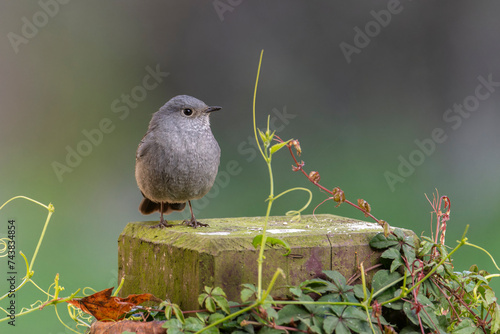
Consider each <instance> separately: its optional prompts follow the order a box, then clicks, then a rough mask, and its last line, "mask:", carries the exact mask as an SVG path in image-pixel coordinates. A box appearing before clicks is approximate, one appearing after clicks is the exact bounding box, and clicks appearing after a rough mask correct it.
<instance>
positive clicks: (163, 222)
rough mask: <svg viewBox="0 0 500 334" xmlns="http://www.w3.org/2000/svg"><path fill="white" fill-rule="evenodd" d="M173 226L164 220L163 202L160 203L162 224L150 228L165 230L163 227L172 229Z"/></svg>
mask: <svg viewBox="0 0 500 334" xmlns="http://www.w3.org/2000/svg"><path fill="white" fill-rule="evenodd" d="M172 226H174V225H173V224H169V223H168V222H167V221H166V220H165V218H163V202H160V222H159V223H158V224H156V225H153V226H150V228H157V227H159V228H163V227H172Z"/></svg>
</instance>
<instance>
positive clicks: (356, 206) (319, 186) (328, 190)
mask: <svg viewBox="0 0 500 334" xmlns="http://www.w3.org/2000/svg"><path fill="white" fill-rule="evenodd" d="M276 137H277V136H276ZM278 138H279V137H278ZM279 139H280V140H281V138H279ZM288 150H289V151H290V154H291V156H292V158H293V161H294V162H295V165H296V168H297V170H300V171H301V172H302V174H304V176H305V177H307V179H308V180H309V181H311V182H312V183H313V184H314V185H315V186H317V187H318V188H320V189H321V190H323V191H325V192H326V193H328V194H330V195H333V191H332V190H330V189H327V188H326V187H324V186H322V185H321V184H319V182H316V181H314V180H312V179H311V178H310V177H309V175H308V174H307V173H306V171H304V168H303V167H302V165H301V164H300V163H299V162H298V161H297V158H296V157H295V154H294V153H293V150H292V147H291V146H288ZM344 202H345V203H347V204H349V205H351V206H353V207H355V208H356V209H358V210H360V211H362V212H363V213H364V214H365V215H366V216H367V217H370V218H372V219H373V220H375V221H376V222H377V223H379V224H381V223H380V220H379V219H377V218H376V217H375V216H374V215H372V214H371V213H369V212H367V211H366V210H364V209H363V208H361V207H360V206H358V205H356V204H354V203H353V202H351V201H349V200H347V199H346V200H345V201H344Z"/></svg>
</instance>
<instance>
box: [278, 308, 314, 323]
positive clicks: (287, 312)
mask: <svg viewBox="0 0 500 334" xmlns="http://www.w3.org/2000/svg"><path fill="white" fill-rule="evenodd" d="M307 315H309V312H308V311H307V310H306V309H305V308H304V307H302V306H301V305H285V307H283V308H282V309H281V310H279V311H278V320H276V324H278V325H283V324H289V323H290V322H292V320H293V321H297V320H298V318H299V317H300V318H306V317H307Z"/></svg>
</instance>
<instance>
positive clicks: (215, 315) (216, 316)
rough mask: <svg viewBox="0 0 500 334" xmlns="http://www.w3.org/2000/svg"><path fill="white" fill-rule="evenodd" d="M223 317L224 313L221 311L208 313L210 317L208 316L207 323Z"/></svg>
mask: <svg viewBox="0 0 500 334" xmlns="http://www.w3.org/2000/svg"><path fill="white" fill-rule="evenodd" d="M223 318H224V314H222V313H218V312H217V313H213V314H211V315H210V317H209V318H208V323H209V324H212V323H214V322H216V321H218V320H220V319H223Z"/></svg>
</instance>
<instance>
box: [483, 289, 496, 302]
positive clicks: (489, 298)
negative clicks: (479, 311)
mask: <svg viewBox="0 0 500 334" xmlns="http://www.w3.org/2000/svg"><path fill="white" fill-rule="evenodd" d="M484 299H485V300H486V304H488V306H489V305H490V304H493V303H496V301H497V297H495V292H494V291H493V290H491V289H487V290H486V291H485V292H484Z"/></svg>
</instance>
